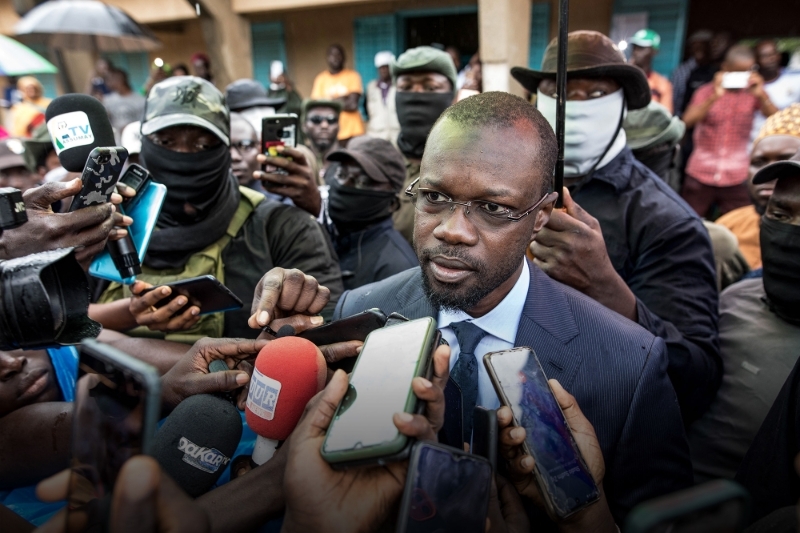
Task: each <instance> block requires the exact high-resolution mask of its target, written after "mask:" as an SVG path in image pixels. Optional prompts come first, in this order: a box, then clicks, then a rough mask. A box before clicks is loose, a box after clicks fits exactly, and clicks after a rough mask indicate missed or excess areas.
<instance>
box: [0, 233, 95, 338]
mask: <svg viewBox="0 0 800 533" xmlns="http://www.w3.org/2000/svg"><path fill="white" fill-rule="evenodd" d="M88 310H89V283H88V281H87V279H86V274H85V273H84V272H83V269H82V268H81V267H80V265H79V264H78V262H77V260H76V259H75V255H74V253H73V251H72V248H62V249H59V250H51V251H48V252H40V253H37V254H31V255H28V256H25V257H20V258H18V259H11V260H8V261H2V262H0V349H3V350H11V349H16V348H43V347H47V346H53V345H59V344H60V345H65V344H78V343H80V341H81V340H82V339H84V338H87V337H96V336H97V335H98V334H99V333H100V324H98V323H97V322H95V321H93V320H91V319H90V318H89V317H88V315H87V313H88Z"/></svg>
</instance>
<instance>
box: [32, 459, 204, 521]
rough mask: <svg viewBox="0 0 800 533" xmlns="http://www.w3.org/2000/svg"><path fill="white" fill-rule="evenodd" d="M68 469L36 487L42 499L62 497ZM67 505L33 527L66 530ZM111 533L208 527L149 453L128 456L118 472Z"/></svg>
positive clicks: (201, 512) (200, 510)
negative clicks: (46, 520) (38, 525)
mask: <svg viewBox="0 0 800 533" xmlns="http://www.w3.org/2000/svg"><path fill="white" fill-rule="evenodd" d="M69 479H70V472H69V470H64V471H63V472H60V473H59V474H56V475H55V476H53V477H51V478H48V479H45V480H44V481H42V482H41V483H39V485H38V486H37V487H36V493H37V496H39V498H41V499H42V500H43V501H53V502H55V501H58V500H63V499H65V498H66V497H67V495H68V490H69ZM65 513H66V509H62V510H61V511H59V512H58V513H57V514H56V515H55V516H54V517H53V518H51V519H50V520H49V521H48V522H46V523H45V524H43V525H42V526H41V527H40V528H39V529H37V530H36V531H37V532H38V533H62V532H63V531H65V525H66V520H65V516H64V515H65ZM109 531H111V533H205V532H207V531H210V527H209V520H208V516H207V515H206V513H205V510H204V509H203V508H202V507H201V506H199V505H197V504H196V503H195V502H194V501H192V499H191V498H189V496H187V495H186V494H185V493H184V492H183V491H182V490H181V489H180V488H179V487H178V486H177V485H175V482H173V481H172V480H171V479H170V478H169V476H166V475H164V473H163V472H162V471H161V468H160V467H159V466H158V463H157V462H156V461H155V459H153V458H152V457H146V456H143V455H139V456H136V457H133V458H131V459H129V460H128V461H127V462H126V463H125V464H124V465H123V466H122V469H121V470H120V472H119V475H118V476H117V482H116V483H115V484H114V491H113V499H112V501H111V515H110V518H109Z"/></svg>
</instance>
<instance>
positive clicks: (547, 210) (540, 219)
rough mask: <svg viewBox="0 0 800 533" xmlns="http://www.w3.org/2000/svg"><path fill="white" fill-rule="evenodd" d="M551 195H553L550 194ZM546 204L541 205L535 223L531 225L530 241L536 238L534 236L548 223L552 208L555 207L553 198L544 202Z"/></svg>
mask: <svg viewBox="0 0 800 533" xmlns="http://www.w3.org/2000/svg"><path fill="white" fill-rule="evenodd" d="M550 194H551V195H552V194H553V193H550ZM546 201H547V204H545V205H543V206H542V207H541V208H540V209H539V211H538V212H537V213H536V222H535V223H534V224H533V232H532V235H531V240H533V238H534V237H536V234H537V233H539V232H540V231H541V229H542V228H543V227H545V226H546V225H547V223H548V222H549V221H550V215H551V214H552V213H553V206H555V198H553V199H552V200H550V199H548V200H546Z"/></svg>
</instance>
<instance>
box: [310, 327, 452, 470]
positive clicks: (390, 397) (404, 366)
mask: <svg viewBox="0 0 800 533" xmlns="http://www.w3.org/2000/svg"><path fill="white" fill-rule="evenodd" d="M438 340H439V330H437V329H436V320H434V319H433V318H431V317H427V318H420V319H417V320H410V321H408V322H402V323H400V324H397V325H394V326H390V327H385V328H380V329H376V330H375V331H373V332H372V333H370V334H369V336H368V337H367V340H366V341H365V342H364V347H363V348H362V349H361V353H360V354H358V359H357V360H356V366H355V368H354V369H353V374H352V376H351V377H350V386H349V387H348V390H347V393H346V394H345V396H344V398H342V401H341V402H339V406H338V407H337V409H336V413H335V414H334V417H333V421H332V422H331V424H330V427H329V428H328V432H327V435H326V437H325V441H324V442H323V443H322V457H323V458H324V459H325V460H326V461H328V462H329V463H331V464H332V465H333V466H334V468H345V467H349V466H357V465H366V464H384V463H386V462H389V461H395V460H401V459H405V458H406V457H408V452H409V449H410V444H411V441H410V440H409V438H408V437H406V436H405V435H403V434H402V433H400V431H399V430H398V429H397V427H396V426H395V425H394V420H393V417H394V414H395V413H403V412H405V413H418V412H420V411H421V409H422V407H423V406H424V404H423V403H422V402H420V401H419V400H418V399H417V396H416V395H415V394H414V391H413V390H412V389H411V380H413V379H414V378H415V377H417V376H423V377H429V376H430V372H431V359H432V357H431V356H432V353H433V349H434V348H435V347H436V345H437V343H438Z"/></svg>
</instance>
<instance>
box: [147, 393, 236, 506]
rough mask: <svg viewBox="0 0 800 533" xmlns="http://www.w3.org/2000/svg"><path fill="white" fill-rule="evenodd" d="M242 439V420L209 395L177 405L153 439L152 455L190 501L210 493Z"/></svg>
mask: <svg viewBox="0 0 800 533" xmlns="http://www.w3.org/2000/svg"><path fill="white" fill-rule="evenodd" d="M241 438H242V418H241V415H240V414H239V410H238V409H236V407H234V406H233V405H232V404H231V403H230V402H228V401H226V400H223V399H222V398H219V397H217V396H212V395H211V394H197V395H195V396H190V397H188V398H186V399H185V400H183V401H182V402H181V403H179V404H178V407H176V408H175V410H174V411H172V413H170V415H169V416H168V417H167V419H166V421H165V422H164V425H162V426H161V429H159V430H158V432H157V433H156V435H155V438H154V439H153V446H152V448H151V449H152V452H153V453H152V455H153V457H154V458H155V459H156V460H157V461H158V463H159V464H160V465H161V468H163V469H164V472H166V473H167V474H169V476H170V477H171V478H172V479H173V480H174V481H175V482H176V483H177V484H178V485H179V486H180V487H181V488H182V489H183V490H184V491H186V493H187V494H188V495H189V496H191V497H192V498H197V497H198V496H201V495H203V494H205V493H206V492H208V491H209V490H211V487H213V486H214V484H215V483H216V482H217V480H218V479H219V478H220V476H221V475H222V473H223V472H224V471H225V468H226V467H227V465H228V463H229V462H230V460H231V457H233V454H234V453H235V452H236V447H237V446H238V445H239V439H241Z"/></svg>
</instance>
